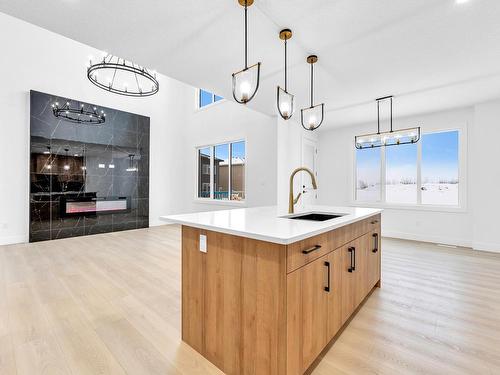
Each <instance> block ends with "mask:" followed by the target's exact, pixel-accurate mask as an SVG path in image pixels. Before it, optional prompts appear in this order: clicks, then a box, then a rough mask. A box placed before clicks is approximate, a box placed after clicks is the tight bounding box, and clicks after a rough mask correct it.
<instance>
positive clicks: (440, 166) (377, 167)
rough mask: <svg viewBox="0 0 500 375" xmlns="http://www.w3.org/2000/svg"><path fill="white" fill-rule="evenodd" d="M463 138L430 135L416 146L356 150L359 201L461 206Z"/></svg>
mask: <svg viewBox="0 0 500 375" xmlns="http://www.w3.org/2000/svg"><path fill="white" fill-rule="evenodd" d="M459 136H460V134H459V131H458V130H453V131H443V132H435V133H427V134H423V136H422V139H421V140H420V142H418V143H416V144H407V145H400V146H388V147H381V148H372V149H363V150H356V179H355V181H356V188H355V189H356V197H355V199H356V201H359V202H366V203H369V202H381V203H388V204H396V205H398V204H401V205H434V206H459V204H460V201H459V160H460V155H459ZM381 181H383V183H382V184H381V183H380V182H381Z"/></svg>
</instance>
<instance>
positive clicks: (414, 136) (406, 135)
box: [354, 96, 420, 150]
mask: <svg viewBox="0 0 500 375" xmlns="http://www.w3.org/2000/svg"><path fill="white" fill-rule="evenodd" d="M387 99H390V102H391V107H390V108H391V112H390V127H391V129H390V130H389V131H386V132H380V102H381V101H384V100H387ZM376 101H377V132H376V133H372V134H364V135H357V136H356V137H355V138H354V145H355V147H356V148H357V149H358V150H362V149H365V148H375V147H384V146H398V145H404V144H411V143H417V142H418V141H419V140H420V127H415V128H408V129H400V130H393V129H392V96H385V97H383V98H379V99H376Z"/></svg>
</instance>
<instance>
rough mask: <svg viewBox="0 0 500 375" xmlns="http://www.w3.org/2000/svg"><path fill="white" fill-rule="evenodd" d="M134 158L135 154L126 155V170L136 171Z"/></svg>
mask: <svg viewBox="0 0 500 375" xmlns="http://www.w3.org/2000/svg"><path fill="white" fill-rule="evenodd" d="M134 158H135V154H129V155H128V168H127V169H126V171H127V172H137V167H136V166H135V162H134Z"/></svg>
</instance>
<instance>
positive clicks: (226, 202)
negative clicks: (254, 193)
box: [194, 198, 247, 207]
mask: <svg viewBox="0 0 500 375" xmlns="http://www.w3.org/2000/svg"><path fill="white" fill-rule="evenodd" d="M194 203H198V204H214V205H216V206H233V207H246V206H247V203H246V201H229V200H217V199H209V198H205V199H204V198H195V199H194Z"/></svg>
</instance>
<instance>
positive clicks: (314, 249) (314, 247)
mask: <svg viewBox="0 0 500 375" xmlns="http://www.w3.org/2000/svg"><path fill="white" fill-rule="evenodd" d="M319 249H321V245H315V246H313V247H311V248H309V249H306V250H302V254H309V253H312V252H313V251H316V250H319Z"/></svg>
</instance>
